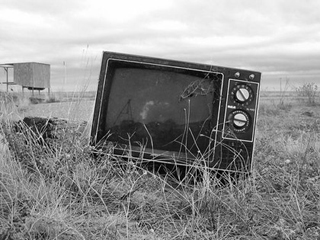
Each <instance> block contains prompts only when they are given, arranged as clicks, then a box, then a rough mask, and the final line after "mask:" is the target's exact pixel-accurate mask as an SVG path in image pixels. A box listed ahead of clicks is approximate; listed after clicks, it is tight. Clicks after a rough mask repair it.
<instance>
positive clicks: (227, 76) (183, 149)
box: [91, 52, 261, 172]
mask: <svg viewBox="0 0 320 240" xmlns="http://www.w3.org/2000/svg"><path fill="white" fill-rule="evenodd" d="M260 77H261V73H259V72H256V71H250V70H241V69H235V68H228V67H220V66H213V65H206V64H199V63H190V62H182V61H174V60H167V59H159V58H153V57H144V56H136V55H128V54H122V53H114V52H103V58H102V64H101V70H100V77H99V83H98V90H97V95H96V100H95V108H94V116H93V124H92V129H91V145H93V146H94V147H95V148H94V149H99V150H100V152H101V150H102V151H104V152H105V153H107V152H109V153H110V151H112V152H111V154H112V155H113V156H116V157H123V158H128V157H129V158H131V159H134V160H136V161H143V162H157V163H164V164H168V163H169V164H175V165H181V166H190V165H193V164H195V163H197V164H198V163H200V164H202V165H204V166H207V167H210V168H212V169H216V170H224V171H232V172H234V171H236V172H250V169H251V166H252V155H253V150H254V141H255V128H256V122H257V114H258V101H259V84H260Z"/></svg>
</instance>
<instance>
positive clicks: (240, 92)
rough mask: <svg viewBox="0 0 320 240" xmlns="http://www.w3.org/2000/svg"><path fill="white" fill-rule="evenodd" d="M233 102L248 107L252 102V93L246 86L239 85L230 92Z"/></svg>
mask: <svg viewBox="0 0 320 240" xmlns="http://www.w3.org/2000/svg"><path fill="white" fill-rule="evenodd" d="M232 95H233V97H234V100H235V102H238V103H240V104H246V105H248V104H249V103H250V102H251V101H252V100H253V95H254V94H253V92H252V90H251V88H250V87H249V86H247V85H246V84H239V85H238V86H236V87H234V88H233V90H232Z"/></svg>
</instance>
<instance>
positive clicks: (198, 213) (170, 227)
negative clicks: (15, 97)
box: [0, 99, 320, 240]
mask: <svg viewBox="0 0 320 240" xmlns="http://www.w3.org/2000/svg"><path fill="white" fill-rule="evenodd" d="M262 100H263V99H262ZM275 101H276V100H275ZM8 106H9V104H8V102H7V103H6V104H2V105H1V111H2V118H1V122H2V124H1V129H0V133H1V134H0V136H1V137H2V138H1V139H0V142H1V144H0V151H1V155H0V192H1V194H0V229H1V230H0V239H306V240H307V239H320V222H319V212H320V209H319V208H320V205H319V199H320V196H319V193H320V177H319V176H320V170H319V169H320V168H319V164H320V163H319V159H320V145H319V144H320V121H319V119H320V107H319V106H306V105H305V104H304V103H301V102H295V101H292V102H290V103H289V102H288V103H287V102H286V101H284V103H283V104H282V105H278V104H267V103H264V102H263V101H262V104H261V107H260V115H259V121H258V133H257V140H256V151H255V164H254V170H253V174H252V176H251V177H249V178H248V179H245V180H241V181H240V182H239V183H238V184H237V185H232V184H227V185H226V186H224V187H221V186H219V183H218V182H217V181H216V179H215V177H214V175H213V174H209V173H208V172H207V170H206V169H203V170H202V172H203V175H204V179H203V181H201V182H196V183H192V184H191V183H179V182H172V180H167V179H166V178H164V177H160V176H158V175H156V174H153V173H150V172H146V171H145V170H143V169H141V168H140V167H139V166H136V165H135V164H133V163H128V162H123V161H121V160H119V159H113V158H112V156H109V157H106V156H104V155H99V154H98V156H96V157H95V158H94V157H92V155H91V151H90V147H89V146H88V139H87V136H86V135H84V134H82V132H83V128H84V126H83V125H81V126H80V125H76V124H74V123H73V124H65V125H63V126H62V127H60V128H59V131H58V132H59V135H58V139H53V140H50V141H48V142H47V143H46V144H44V145H41V144H39V142H38V141H36V140H35V138H34V135H33V134H32V133H30V132H29V131H27V130H26V131H23V132H22V133H16V132H14V131H13V129H12V119H11V118H10V116H12V115H13V113H14V112H17V114H19V110H16V109H15V108H14V106H9V107H8ZM307 112H308V113H309V114H307Z"/></svg>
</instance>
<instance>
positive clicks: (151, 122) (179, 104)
mask: <svg viewBox="0 0 320 240" xmlns="http://www.w3.org/2000/svg"><path fill="white" fill-rule="evenodd" d="M219 81H221V75H220V74H217V73H213V72H199V71H193V72H191V71H190V70H189V71H185V72H183V71H182V72H176V71H172V70H171V71H170V70H163V69H162V70H160V69H139V68H116V69H115V70H114V74H113V77H112V84H111V91H110V96H109V102H108V111H107V112H108V114H107V118H106V128H107V130H109V131H110V133H111V136H110V137H109V139H108V140H109V141H113V142H117V143H120V144H126V145H130V146H139V147H141V146H143V147H144V148H149V149H157V150H163V151H174V152H185V153H186V152H188V153H191V154H198V153H199V152H204V151H206V149H207V148H208V145H209V142H210V137H211V132H212V127H213V126H212V124H214V123H212V110H213V109H212V107H213V101H214V100H215V99H214V96H216V94H214V92H215V91H218V92H220V89H217V88H220V83H219V84H218V82H219ZM217 86H219V87H217Z"/></svg>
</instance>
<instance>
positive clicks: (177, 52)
mask: <svg viewBox="0 0 320 240" xmlns="http://www.w3.org/2000/svg"><path fill="white" fill-rule="evenodd" d="M318 9H320V1H314V0H307V1H305V2H303V3H302V2H301V1H298V0H292V1H290V2H288V1H286V0H270V1H252V0H244V1H237V0H226V1H209V0H204V1H196V0H188V1H185V0H162V1H147V0H136V1H128V0H117V1H108V0H107V1H98V0H92V1H89V0H86V1H76V0H71V1H62V0H56V1H42V0H24V1H18V0H11V1H7V2H4V3H2V6H1V9H0V21H1V23H2V24H1V25H0V37H1V42H0V59H1V62H2V63H5V62H24V61H38V62H45V63H49V64H51V75H52V84H53V85H55V86H61V84H62V83H64V82H65V80H64V78H65V70H66V69H65V68H66V67H65V65H63V62H66V63H67V75H68V76H67V80H68V82H70V86H71V85H74V83H79V82H80V83H81V82H83V81H86V79H88V77H89V76H91V78H92V79H94V80H93V82H95V83H94V84H96V79H97V77H98V74H99V67H100V66H99V65H100V61H101V56H102V51H105V50H109V51H119V52H127V53H131V54H140V55H148V56H155V57H162V58H173V59H177V60H182V61H191V62H201V63H208V64H215V65H222V66H228V67H240V68H249V69H253V70H258V71H262V72H263V76H264V79H266V82H268V83H269V82H271V83H274V82H275V81H277V80H276V79H279V78H281V77H290V78H296V79H298V78H301V76H307V79H315V78H317V77H318V78H319V74H320V72H319V70H318V68H319V67H318V62H320V45H319V44H318V43H319V42H320V15H319V14H318ZM79 79H80V80H79ZM94 84H93V85H94Z"/></svg>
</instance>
